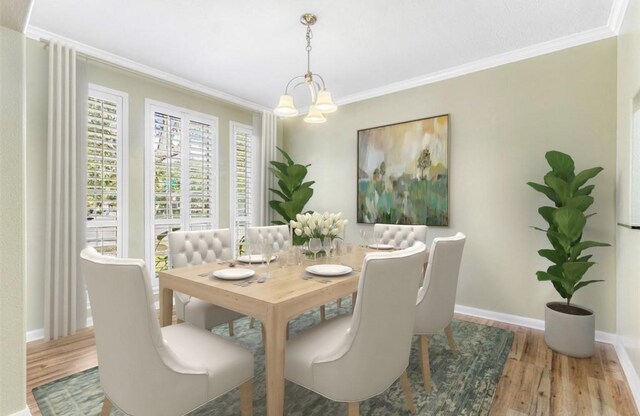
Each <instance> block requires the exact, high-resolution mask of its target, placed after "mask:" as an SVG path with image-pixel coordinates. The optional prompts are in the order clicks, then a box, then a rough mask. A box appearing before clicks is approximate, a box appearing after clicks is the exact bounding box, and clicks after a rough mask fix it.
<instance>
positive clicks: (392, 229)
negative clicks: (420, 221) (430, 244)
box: [373, 224, 429, 248]
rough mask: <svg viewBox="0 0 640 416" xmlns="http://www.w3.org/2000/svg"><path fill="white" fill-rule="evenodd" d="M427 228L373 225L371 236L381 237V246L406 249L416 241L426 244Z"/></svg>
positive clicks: (420, 226)
mask: <svg viewBox="0 0 640 416" xmlns="http://www.w3.org/2000/svg"><path fill="white" fill-rule="evenodd" d="M428 228H429V227H427V226H426V225H399V224H375V225H374V226H373V234H374V235H379V236H380V237H381V241H380V242H381V243H382V244H389V245H392V246H394V247H396V248H407V247H411V246H412V245H413V244H414V243H415V242H416V241H421V242H423V243H424V244H427V230H428Z"/></svg>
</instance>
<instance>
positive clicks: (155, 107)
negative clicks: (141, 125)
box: [146, 100, 218, 273]
mask: <svg viewBox="0 0 640 416" xmlns="http://www.w3.org/2000/svg"><path fill="white" fill-rule="evenodd" d="M147 137H148V140H147V145H148V148H147V150H146V154H147V156H146V161H147V165H146V166H147V168H146V172H147V176H148V177H147V182H146V188H147V191H146V193H147V205H146V207H147V208H146V220H147V221H146V223H147V227H146V229H147V232H146V233H147V236H146V238H147V242H146V247H147V262H148V264H149V265H153V267H154V271H155V273H158V272H161V271H162V270H166V269H167V268H168V266H169V265H168V260H169V252H168V249H169V246H168V238H167V236H168V234H169V233H170V232H171V231H176V230H180V229H183V230H202V229H210V228H215V227H217V225H218V210H217V199H216V198H217V186H218V177H217V176H218V165H217V155H218V120H217V118H215V117H212V116H207V115H204V114H199V113H196V112H193V111H189V110H186V109H183V108H178V107H173V106H169V105H167V104H162V103H157V102H154V101H151V100H147Z"/></svg>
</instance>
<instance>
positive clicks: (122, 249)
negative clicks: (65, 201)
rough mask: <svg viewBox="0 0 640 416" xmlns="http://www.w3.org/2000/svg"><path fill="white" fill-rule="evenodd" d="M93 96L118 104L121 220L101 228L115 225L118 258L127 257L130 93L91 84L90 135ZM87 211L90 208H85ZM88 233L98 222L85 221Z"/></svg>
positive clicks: (118, 169) (117, 151)
mask: <svg viewBox="0 0 640 416" xmlns="http://www.w3.org/2000/svg"><path fill="white" fill-rule="evenodd" d="M89 97H94V98H97V99H99V100H108V101H112V102H115V103H116V108H117V110H116V112H117V114H118V120H117V129H118V138H117V150H116V154H117V156H116V158H117V167H116V172H117V173H116V177H117V183H118V190H117V198H118V218H117V220H115V221H109V223H111V222H112V224H106V223H101V224H100V226H105V225H106V226H113V225H115V226H116V228H117V231H116V233H117V234H116V235H117V236H116V244H117V257H127V256H128V254H129V198H128V196H129V183H128V180H127V178H128V176H129V166H128V161H129V151H128V149H129V94H128V93H126V92H124V91H119V90H115V89H112V88H108V87H105V86H102V85H98V84H93V83H89V84H88V87H87V102H86V106H87V107H86V111H87V122H86V127H85V128H86V129H87V134H88V127H89V109H88V105H89ZM88 140H89V137H88V135H87V136H86V141H87V142H88ZM84 151H85V156H84V157H85V166H84V169H85V173H87V176H86V177H85V179H84V180H85V189H86V186H87V183H86V182H87V181H88V169H87V164H88V163H89V162H88V159H87V157H88V155H87V154H86V153H87V152H88V149H87V144H86V143H85V146H84ZM84 198H85V202H84V204H85V205H86V203H87V201H86V199H87V194H86V192H85V196H84ZM85 209H86V208H85ZM85 224H86V231H85V236H86V234H87V231H88V230H89V229H90V228H97V227H98V224H97V223H92V222H91V221H87V220H86V219H85ZM85 243H87V244H88V242H86V241H85Z"/></svg>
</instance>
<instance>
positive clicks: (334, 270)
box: [305, 264, 353, 276]
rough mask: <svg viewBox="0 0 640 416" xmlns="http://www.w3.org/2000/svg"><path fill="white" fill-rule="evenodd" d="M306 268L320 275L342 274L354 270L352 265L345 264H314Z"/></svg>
mask: <svg viewBox="0 0 640 416" xmlns="http://www.w3.org/2000/svg"><path fill="white" fill-rule="evenodd" d="M305 270H306V271H307V272H309V273H311V274H315V275H318V276H342V275H345V274H349V273H351V272H352V271H353V269H352V268H351V267H349V266H345V265H343V264H314V265H313V266H309V267H307V268H306V269H305Z"/></svg>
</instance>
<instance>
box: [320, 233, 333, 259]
mask: <svg viewBox="0 0 640 416" xmlns="http://www.w3.org/2000/svg"><path fill="white" fill-rule="evenodd" d="M332 248H333V241H332V239H331V237H325V238H323V239H322V249H323V250H324V254H325V255H326V256H327V263H329V257H331V249H332Z"/></svg>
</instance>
